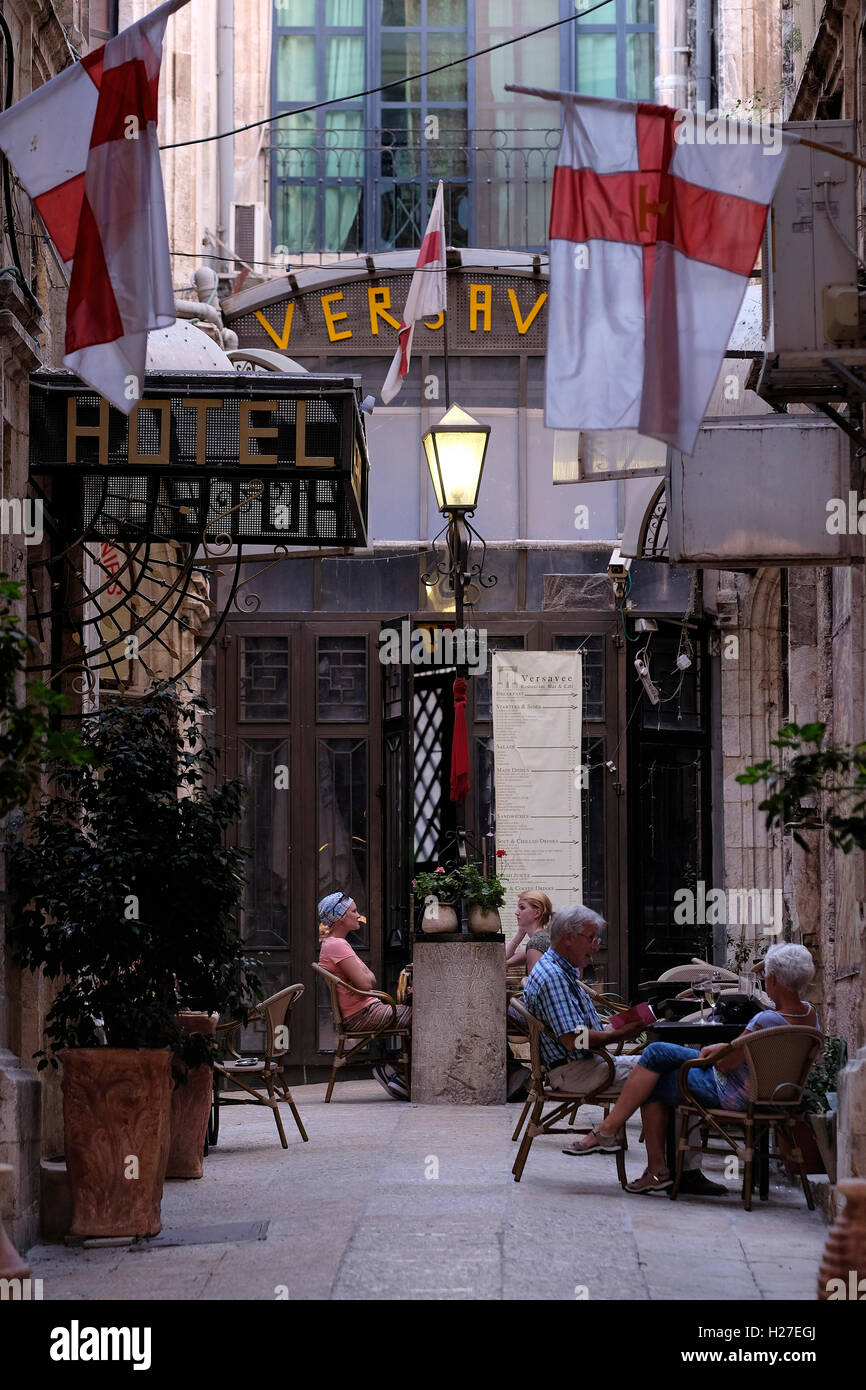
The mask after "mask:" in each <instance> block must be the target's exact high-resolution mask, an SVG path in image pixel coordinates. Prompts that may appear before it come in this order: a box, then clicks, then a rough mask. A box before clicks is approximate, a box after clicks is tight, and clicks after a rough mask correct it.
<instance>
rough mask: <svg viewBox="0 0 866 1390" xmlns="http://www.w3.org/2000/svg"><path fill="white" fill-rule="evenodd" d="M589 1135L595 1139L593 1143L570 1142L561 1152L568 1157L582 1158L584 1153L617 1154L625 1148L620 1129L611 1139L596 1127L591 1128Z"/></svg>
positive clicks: (623, 1136) (623, 1137)
mask: <svg viewBox="0 0 866 1390" xmlns="http://www.w3.org/2000/svg"><path fill="white" fill-rule="evenodd" d="M589 1135H590V1138H591V1139H594V1140H595V1143H594V1144H571V1145H570V1146H569V1147H568V1148H567V1149H563V1151H562V1152H563V1153H564V1154H568V1155H569V1157H570V1158H583V1156H584V1154H618V1153H622V1151H623V1149H624V1148H625V1135H624V1134H623V1132H622V1130H620V1132H619V1134H617V1135H616V1136H615V1137H614V1138H613V1139H611V1138H610V1137H609V1136H608V1135H606V1134H602V1133H601V1132H600V1130H599V1129H598V1128H593V1129H591V1130H590V1131H589Z"/></svg>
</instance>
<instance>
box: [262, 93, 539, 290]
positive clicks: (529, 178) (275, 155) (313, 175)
mask: <svg viewBox="0 0 866 1390" xmlns="http://www.w3.org/2000/svg"><path fill="white" fill-rule="evenodd" d="M445 114H447V113H445ZM425 130H429V131H430V132H431V133H430V138H427V137H426V136H425ZM559 134H560V132H559V130H558V129H555V130H552V129H548V130H523V129H520V130H474V131H470V132H468V133H467V132H466V130H465V129H464V130H457V131H455V130H453V129H447V128H443V127H442V126H441V125H440V126H438V127H437V126H436V125H433V126H431V125H429V123H428V124H427V125H426V126H425V127H424V128H422V129H419V130H418V131H407V130H405V129H403V130H393V129H388V128H385V127H379V128H377V129H357V130H352V129H349V128H346V129H334V130H309V129H305V128H301V127H293V125H292V123H291V121H290V120H285V121H283V122H281V123H280V125H279V126H275V127H272V128H271V130H270V131H269V139H268V143H267V145H266V148H267V151H268V154H269V160H268V167H269V178H270V181H271V217H272V235H273V243H274V245H275V246H277V247H281V248H282V249H283V250H284V251H286V252H287V253H288V254H289V255H290V256H291V259H292V262H293V264H296V265H297V264H299V263H301V264H319V263H321V258H322V257H327V258H328V260H329V261H330V260H333V258H334V256H335V255H337V256H339V255H359V254H363V253H367V252H374V251H387V250H395V249H397V250H399V249H408V248H411V247H417V246H418V245H420V240H421V237H422V235H423V232H424V229H425V227H426V223H427V218H428V216H429V212H430V208H431V206H432V203H433V197H434V195H435V191H436V185H437V183H438V181H439V179H440V178H441V179H442V180H443V182H444V185H445V216H446V237H447V240H448V244H449V245H451V246H457V247H460V246H489V247H502V248H508V249H511V250H517V251H540V250H543V249H544V248H545V247H546V244H547V226H548V218H549V214H550V195H551V189H552V183H553V170H554V166H555V164H556V155H557V150H558V147H559Z"/></svg>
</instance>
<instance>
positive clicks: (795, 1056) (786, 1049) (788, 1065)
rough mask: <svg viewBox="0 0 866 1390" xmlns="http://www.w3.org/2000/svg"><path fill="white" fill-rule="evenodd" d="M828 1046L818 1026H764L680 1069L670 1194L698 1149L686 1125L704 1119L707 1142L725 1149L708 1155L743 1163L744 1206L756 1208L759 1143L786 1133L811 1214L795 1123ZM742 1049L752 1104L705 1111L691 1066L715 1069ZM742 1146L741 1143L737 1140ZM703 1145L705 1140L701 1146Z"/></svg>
mask: <svg viewBox="0 0 866 1390" xmlns="http://www.w3.org/2000/svg"><path fill="white" fill-rule="evenodd" d="M823 1046H824V1039H823V1036H822V1035H821V1033H819V1032H818V1031H817V1029H815V1028H800V1027H797V1026H796V1025H790V1026H787V1027H783V1028H762V1029H758V1030H756V1031H755V1032H754V1033H750V1034H749V1035H748V1037H746V1038H744V1039H743V1040H742V1041H741V1042H738V1043H737V1044H736V1048H735V1047H734V1045H733V1044H730V1045H728V1046H727V1047H726V1048H725V1049H724V1051H723V1052H717V1053H716V1054H715V1055H714V1056H713V1057H696V1058H692V1059H691V1060H690V1061H688V1062H684V1063H683V1065H682V1066H681V1067H680V1070H679V1076H678V1080H679V1087H680V1092H681V1094H682V1096H683V1100H682V1102H681V1103H680V1105H679V1106H678V1107H677V1116H678V1118H679V1121H680V1130H679V1142H678V1147H677V1170H676V1177H675V1179H674V1185H673V1189H672V1191H671V1196H672V1197H676V1195H677V1192H678V1191H679V1185H680V1178H681V1176H682V1171H683V1160H684V1158H685V1155H686V1153H687V1152H688V1150H689V1149H691V1148H693V1147H697V1146H696V1145H691V1144H689V1142H688V1127H689V1123H690V1121H692V1120H693V1119H694V1118H695V1117H697V1118H698V1120H699V1121H700V1128H701V1133H702V1136H703V1139H704V1141H705V1140H706V1137H707V1136H709V1135H711V1134H714V1135H716V1136H718V1137H719V1138H720V1139H721V1140H722V1141H723V1143H724V1146H725V1147H724V1148H718V1147H717V1148H715V1149H712V1148H710V1149H709V1150H708V1152H710V1153H728V1152H730V1153H734V1154H736V1156H737V1158H738V1159H739V1160H740V1162H741V1163H743V1164H744V1173H743V1206H744V1207H745V1209H746V1211H751V1209H752V1168H753V1161H754V1154H755V1145H756V1142H759V1141H760V1139H761V1138H762V1136H763V1135H765V1134H766V1135H769V1133H770V1132H771V1131H773V1130H779V1129H781V1130H782V1131H785V1132H787V1133H788V1135H789V1137H790V1140H791V1144H792V1154H791V1159H792V1161H793V1162H794V1163H795V1164H797V1166H798V1168H799V1171H800V1181H801V1183H802V1184H803V1192H804V1193H805V1196H806V1205H807V1206H808V1208H809V1210H810V1211H812V1209H813V1208H814V1205H815V1203H814V1201H813V1198H812V1189H811V1188H810V1186H809V1180H808V1178H807V1176H806V1165H805V1163H804V1162H803V1155H802V1153H801V1151H800V1149H799V1147H798V1145H797V1142H796V1137H795V1133H794V1121H795V1120H796V1119H799V1118H800V1117H801V1114H802V1110H803V1090H804V1088H805V1085H806V1080H807V1078H808V1075H809V1072H810V1071H811V1070H812V1067H813V1066H814V1064H815V1061H816V1059H817V1057H818V1056H819V1055H820V1052H821V1049H822V1047H823ZM738 1049H742V1051H743V1052H744V1053H745V1056H746V1062H747V1065H748V1068H749V1104H748V1105H747V1107H746V1109H745V1110H707V1109H706V1108H705V1107H704V1106H703V1105H702V1104H701V1102H700V1101H699V1100H697V1099H696V1098H695V1097H694V1096H693V1095H691V1094H690V1092H689V1090H688V1073H689V1069H690V1068H691V1067H711V1066H714V1065H715V1064H716V1063H717V1062H718V1060H719V1058H720V1057H726V1056H728V1055H729V1054H730V1053H731V1052H733V1051H735V1050H738ZM740 1135H741V1136H742V1142H741V1143H740V1142H738V1139H739V1136H740ZM702 1147H705V1142H702Z"/></svg>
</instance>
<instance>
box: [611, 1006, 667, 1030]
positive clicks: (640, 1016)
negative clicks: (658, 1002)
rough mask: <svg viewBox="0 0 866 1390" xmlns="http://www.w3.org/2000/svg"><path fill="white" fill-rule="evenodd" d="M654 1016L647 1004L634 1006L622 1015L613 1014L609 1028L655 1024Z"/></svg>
mask: <svg viewBox="0 0 866 1390" xmlns="http://www.w3.org/2000/svg"><path fill="white" fill-rule="evenodd" d="M655 1021H656V1016H655V1014H654V1013H653V1011H652V1009H651V1008H650V1006H649V1004H635V1006H634V1008H631V1009H626V1010H625V1012H624V1013H621V1014H614V1015H613V1017H612V1018H611V1020H610V1026H611V1028H627V1027H628V1026H629V1024H630V1023H655Z"/></svg>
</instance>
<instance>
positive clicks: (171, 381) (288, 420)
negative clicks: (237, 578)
mask: <svg viewBox="0 0 866 1390" xmlns="http://www.w3.org/2000/svg"><path fill="white" fill-rule="evenodd" d="M30 471H31V473H32V474H34V475H35V476H42V475H48V476H49V477H50V478H51V483H52V486H51V492H50V497H51V503H50V505H51V510H52V512H53V513H54V515H55V516H56V517H57V518H58V519H59V521H60V524H61V525H62V526H63V527H64V529H65V530H67V531H69V532H70V533H71V534H73V535H75V534H77V535H80V536H82V537H86V538H88V539H90V538H93V539H99V540H108V541H116V542H124V541H125V542H134V541H137V540H140V539H143V538H145V537H148V538H151V539H156V540H179V541H189V542H195V541H196V540H198V541H201V539H202V537H203V536H204V535H207V536H208V537H209V538H215V537H218V536H223V537H225V536H228V537H230V538H231V539H232V540H233V541H248V542H254V543H257V544H263V543H270V542H274V543H283V544H288V545H305V546H306V545H316V544H320V545H346V546H349V545H365V544H366V528H367V481H368V472H369V462H368V457H367V443H366V436H365V431H364V426H363V423H362V416H361V413H360V409H359V391H358V389H357V387H356V386H355V385H354V381H353V379H352V378H351V377H329V378H319V377H312V376H310V377H307V376H305V377H303V378H298V377H295V378H292V379H287V378H286V377H285V376H283V375H281V374H278V373H270V372H269V373H262V374H258V373H248V372H247V373H233V372H231V373H230V372H207V373H199V374H197V375H195V376H190V375H188V374H185V373H184V374H180V373H170V374H164V375H159V376H157V375H154V376H149V377H148V378H147V384H146V387H145V392H144V399H143V400H142V401H141V403H140V404H139V405H137V406H136V407H135V409H134V410H133V411H132V413H131V414H130V415H129V416H126V415H124V414H123V413H122V412H121V411H118V410H115V409H114V408H113V407H111V406H110V405H109V404H108V402H107V401H106V400H104V399H103V398H102V397H100V396H97V395H96V393H95V392H94V391H92V390H91V389H90V388H88V387H86V386H84V385H82V384H81V383H80V382H78V381H77V379H76V378H75V377H73V376H71V375H70V374H68V373H65V372H39V373H36V374H34V375H33V376H32V377H31V379H30Z"/></svg>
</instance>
